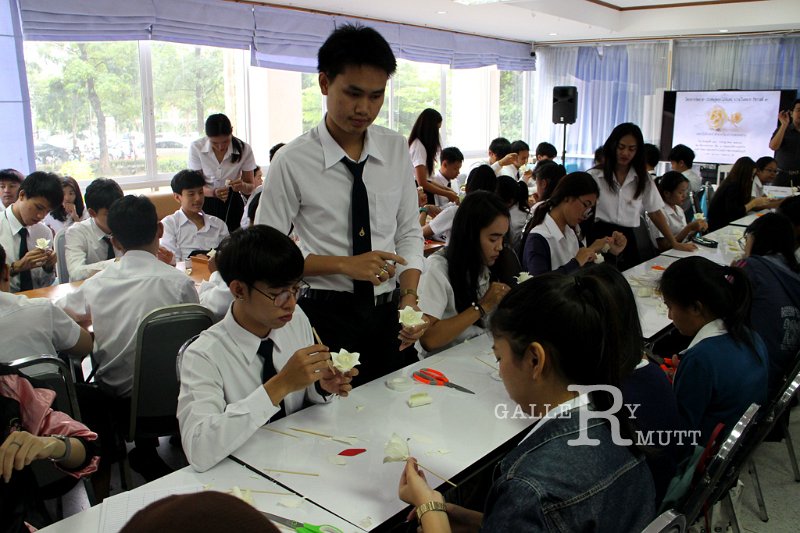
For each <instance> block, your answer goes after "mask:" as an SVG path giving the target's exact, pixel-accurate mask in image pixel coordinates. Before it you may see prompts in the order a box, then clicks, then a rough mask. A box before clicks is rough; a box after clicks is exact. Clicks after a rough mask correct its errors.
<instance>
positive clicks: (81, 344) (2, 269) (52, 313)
mask: <svg viewBox="0 0 800 533" xmlns="http://www.w3.org/2000/svg"><path fill="white" fill-rule="evenodd" d="M10 278H11V276H10V275H9V267H8V265H7V264H6V251H5V250H4V249H3V247H2V246H0V339H2V342H3V350H2V355H0V362H8V361H13V360H14V359H20V358H22V357H28V356H31V355H57V354H58V352H63V353H65V354H68V355H73V356H77V357H83V356H84V355H87V354H88V353H89V352H90V351H91V350H92V337H91V335H89V332H88V331H86V330H85V329H83V328H82V327H80V326H79V325H78V324H76V323H75V321H73V320H72V319H71V318H70V317H69V316H67V314H66V313H65V312H64V311H62V310H61V309H59V308H58V307H56V306H54V305H53V304H52V303H51V302H50V300H48V299H46V298H28V297H26V296H23V295H21V294H10V293H9V289H10Z"/></svg>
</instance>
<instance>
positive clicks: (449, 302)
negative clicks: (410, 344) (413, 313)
mask: <svg viewBox="0 0 800 533" xmlns="http://www.w3.org/2000/svg"><path fill="white" fill-rule="evenodd" d="M487 290H489V269H488V268H484V270H483V272H482V273H481V275H480V276H479V277H478V299H479V300H480V299H481V298H482V297H483V295H484V294H486V291H487ZM417 294H418V295H419V304H418V305H419V310H420V311H422V312H423V313H425V314H426V315H430V316H432V317H434V318H437V319H439V320H444V319H447V318H453V317H454V316H456V315H457V314H458V311H457V310H456V294H455V292H453V286H452V285H451V284H450V276H449V275H448V273H447V257H446V256H445V255H444V253H443V252H437V253H435V254H433V255H430V256H428V257H427V258H426V259H425V271H424V272H423V273H422V277H421V278H420V280H419V289H418V290H417ZM485 332H486V330H485V329H484V328H482V327H480V326H478V325H476V324H471V325H470V326H469V327H468V328H467V329H465V330H464V331H462V332H461V333H459V334H458V336H457V337H456V338H455V339H453V341H452V342H450V343H449V344H446V345H445V346H442V347H441V348H437V349H436V350H432V351H430V352H427V351H426V350H425V349H424V348H423V347H422V345H421V344H420V342H419V341H417V343H416V346H417V350H418V351H419V353H420V356H421V357H428V356H429V355H432V354H434V353H436V352H440V351H442V350H446V349H447V348H450V347H451V346H455V345H456V344H459V343H461V342H463V341H465V340H467V339H471V338H472V337H477V336H478V335H482V334H483V333H485Z"/></svg>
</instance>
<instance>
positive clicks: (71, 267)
mask: <svg viewBox="0 0 800 533" xmlns="http://www.w3.org/2000/svg"><path fill="white" fill-rule="evenodd" d="M103 237H111V235H108V234H106V233H105V232H104V231H103V230H101V229H100V228H99V227H97V223H95V221H94V218H90V219H88V220H83V221H81V222H78V223H77V224H73V225H72V226H70V227H69V229H67V234H66V235H65V250H64V255H65V257H66V259H67V272H69V280H70V281H80V280H82V279H86V278H88V277H90V276H91V275H92V274H94V273H95V272H99V271H101V270H103V269H104V268H106V267H107V266H109V265H111V264H113V263H114V259H106V257H108V245H107V244H106V241H104V240H103ZM121 256H122V252H121V251H119V250H117V249H116V248H114V257H115V258H116V257H121Z"/></svg>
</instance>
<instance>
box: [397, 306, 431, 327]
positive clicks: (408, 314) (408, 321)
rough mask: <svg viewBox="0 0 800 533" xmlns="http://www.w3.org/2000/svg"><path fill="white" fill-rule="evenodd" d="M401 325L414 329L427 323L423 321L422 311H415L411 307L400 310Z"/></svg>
mask: <svg viewBox="0 0 800 533" xmlns="http://www.w3.org/2000/svg"><path fill="white" fill-rule="evenodd" d="M400 323H401V324H402V325H403V326H407V327H414V326H421V325H422V324H424V323H425V321H424V320H423V319H422V311H415V310H414V308H413V307H411V306H410V305H407V306H405V307H404V308H403V309H401V310H400Z"/></svg>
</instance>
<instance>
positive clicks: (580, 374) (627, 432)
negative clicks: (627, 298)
mask: <svg viewBox="0 0 800 533" xmlns="http://www.w3.org/2000/svg"><path fill="white" fill-rule="evenodd" d="M601 289H602V284H601V283H599V282H598V281H596V280H594V279H591V278H585V279H580V278H573V277H571V276H563V275H560V274H555V273H551V274H546V275H543V276H540V277H536V278H533V279H531V280H528V281H525V282H524V283H520V284H519V285H518V286H517V287H515V288H514V289H512V290H511V292H510V293H509V294H508V295H507V296H506V297H505V298H503V300H502V301H501V302H500V304H499V305H498V307H497V309H496V310H495V312H494V315H493V316H492V319H491V331H492V335H493V337H494V347H493V348H494V353H495V357H496V358H497V360H498V363H499V366H500V377H501V378H502V380H503V384H504V385H505V388H506V391H507V392H508V395H509V397H510V398H511V400H512V401H513V402H512V403H513V404H514V405H509V406H507V408H508V410H509V412H512V411H514V412H516V409H521V410H522V411H523V412H524V413H526V414H530V415H533V416H535V417H541V420H540V421H539V422H538V423H536V424H535V425H534V426H533V428H532V429H531V431H530V432H529V433H528V435H527V436H526V437H525V438H523V440H522V441H521V442H520V443H519V444H518V445H517V447H516V448H515V449H513V450H512V451H511V452H509V453H508V455H506V456H505V457H504V458H503V459H501V460H500V463H499V465H498V468H497V471H496V474H497V475H495V482H494V484H493V485H492V487H491V489H490V490H489V495H488V498H487V500H486V506H485V509H484V512H483V513H480V512H477V511H471V510H468V509H465V508H463V507H459V506H457V505H452V504H447V505H446V513H445V512H441V511H440V510H439V509H436V507H439V505H440V504H441V503H442V502H443V501H444V500H443V498H442V495H441V494H440V493H439V492H437V491H434V490H431V489H430V488H429V487H428V484H427V482H426V481H425V477H424V475H423V474H422V472H420V471H418V470H417V466H416V464H415V459H413V458H411V459H409V460H408V463H407V465H406V468H405V470H404V472H403V474H402V476H401V479H400V487H399V494H400V498H401V499H402V500H403V501H405V502H406V503H410V504H411V505H413V506H415V507H417V513H418V514H419V513H420V512H421V511H423V510H424V509H426V508H427V506H426V504H428V503H429V502H436V503H432V504H430V506H429V507H434V510H431V511H426V512H424V514H422V517H421V522H422V524H421V525H422V528H423V530H424V531H425V533H437V532H449V531H450V530H451V526H452V528H453V529H454V530H458V531H478V530H480V531H482V532H486V533H495V532H497V533H500V532H502V533H506V532H510V531H515V532H516V531H551V530H554V529H558V530H560V531H641V530H642V529H643V528H644V527H645V526H646V525H647V524H648V523H649V522H650V520H651V519H652V518H653V516H654V514H655V505H654V491H653V480H652V477H651V475H650V472H649V470H648V468H647V465H646V463H645V461H644V458H643V456H642V455H641V454H640V453H639V452H638V451H637V450H636V449H635V448H634V447H633V446H622V445H617V444H615V440H612V439H615V438H616V437H617V436H619V437H622V438H628V439H630V438H631V437H632V430H631V429H630V427H629V423H628V419H627V417H626V416H619V417H618V419H617V421H618V422H619V426H616V424H613V425H612V424H610V423H609V422H608V420H606V419H604V418H589V417H591V411H592V410H594V409H597V410H606V409H608V408H609V406H610V405H611V404H612V397H611V396H610V395H609V394H608V393H604V392H600V391H597V392H589V393H585V394H579V392H577V391H572V390H569V389H568V388H569V387H570V386H571V385H581V386H592V385H604V386H605V385H608V386H612V387H619V385H620V380H621V374H622V368H623V361H622V360H621V357H623V356H624V355H625V354H624V352H625V349H626V348H625V345H624V342H625V341H624V337H625V336H618V335H609V334H608V333H607V331H608V324H607V321H608V317H612V316H619V314H620V311H619V309H618V305H617V304H618V303H617V302H616V301H615V300H614V299H611V298H608V297H607V295H606V294H607V293H606V292H605V291H603V290H601ZM523 317H535V318H529V319H523ZM517 406H518V407H517ZM581 421H583V422H584V423H585V424H584V427H585V428H586V429H585V431H588V437H589V438H591V439H596V440H597V444H595V445H593V446H586V445H577V446H573V445H570V441H573V440H575V439H577V438H578V437H579V435H580V434H581V431H582V430H581ZM634 438H635V437H634ZM420 506H426V507H423V508H422V509H420ZM442 510H443V509H442ZM554 524H557V525H558V526H557V527H556V526H554Z"/></svg>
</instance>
